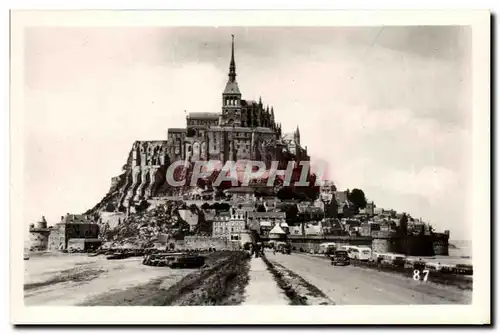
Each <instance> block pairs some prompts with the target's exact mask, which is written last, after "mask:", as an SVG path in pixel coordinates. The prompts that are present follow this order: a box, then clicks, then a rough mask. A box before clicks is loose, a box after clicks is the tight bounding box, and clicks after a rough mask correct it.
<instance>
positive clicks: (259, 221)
mask: <svg viewBox="0 0 500 334" xmlns="http://www.w3.org/2000/svg"><path fill="white" fill-rule="evenodd" d="M285 218H286V213H285V212H276V211H269V212H248V213H247V225H248V228H249V229H250V230H255V231H257V232H258V233H259V235H260V236H261V238H268V237H269V232H270V231H271V229H272V228H273V227H274V226H276V225H279V226H281V224H282V223H285Z"/></svg>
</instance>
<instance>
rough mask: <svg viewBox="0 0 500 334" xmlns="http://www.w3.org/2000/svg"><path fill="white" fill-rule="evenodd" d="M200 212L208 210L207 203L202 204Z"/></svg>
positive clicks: (208, 205)
mask: <svg viewBox="0 0 500 334" xmlns="http://www.w3.org/2000/svg"><path fill="white" fill-rule="evenodd" d="M201 208H202V210H208V209H210V204H208V203H207V202H205V203H203V205H202V206H201Z"/></svg>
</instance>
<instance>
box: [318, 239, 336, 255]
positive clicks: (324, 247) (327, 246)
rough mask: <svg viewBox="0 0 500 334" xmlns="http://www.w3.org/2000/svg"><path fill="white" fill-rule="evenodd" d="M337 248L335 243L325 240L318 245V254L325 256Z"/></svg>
mask: <svg viewBox="0 0 500 334" xmlns="http://www.w3.org/2000/svg"><path fill="white" fill-rule="evenodd" d="M335 250H337V244H336V243H334V242H325V243H322V244H321V245H319V252H320V254H325V255H326V256H328V255H330V254H333V252H335Z"/></svg>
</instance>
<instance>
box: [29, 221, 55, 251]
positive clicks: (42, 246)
mask: <svg viewBox="0 0 500 334" xmlns="http://www.w3.org/2000/svg"><path fill="white" fill-rule="evenodd" d="M49 235H50V229H49V228H48V227H47V221H46V220H45V217H42V219H41V220H40V221H38V222H36V223H35V224H31V225H30V234H29V250H30V251H35V252H36V251H45V250H47V249H48V246H49Z"/></svg>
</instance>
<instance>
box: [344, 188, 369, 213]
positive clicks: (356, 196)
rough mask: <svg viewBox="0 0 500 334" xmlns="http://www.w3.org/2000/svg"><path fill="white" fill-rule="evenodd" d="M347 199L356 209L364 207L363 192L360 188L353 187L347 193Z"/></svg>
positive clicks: (364, 198)
mask: <svg viewBox="0 0 500 334" xmlns="http://www.w3.org/2000/svg"><path fill="white" fill-rule="evenodd" d="M347 199H348V200H349V201H350V202H351V203H352V204H354V205H355V206H356V208H357V209H364V208H365V207H366V204H367V202H366V197H365V193H364V192H363V190H361V189H357V188H355V189H353V190H352V191H350V192H348V193H347Z"/></svg>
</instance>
